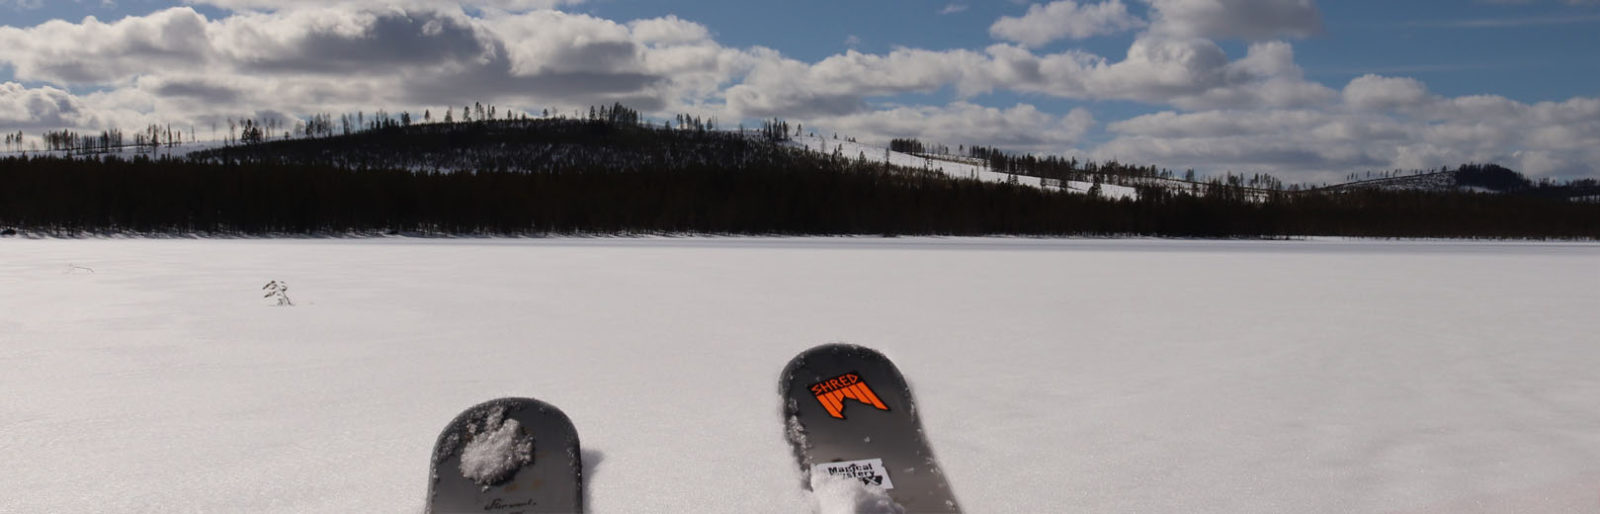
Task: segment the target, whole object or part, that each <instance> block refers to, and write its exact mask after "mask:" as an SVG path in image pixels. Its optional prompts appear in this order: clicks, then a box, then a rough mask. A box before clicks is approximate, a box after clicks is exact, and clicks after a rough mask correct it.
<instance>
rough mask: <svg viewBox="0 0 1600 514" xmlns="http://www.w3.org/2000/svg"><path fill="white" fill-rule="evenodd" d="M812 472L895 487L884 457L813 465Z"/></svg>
mask: <svg viewBox="0 0 1600 514" xmlns="http://www.w3.org/2000/svg"><path fill="white" fill-rule="evenodd" d="M811 474H813V475H816V474H826V475H829V476H834V477H839V478H854V479H856V480H860V481H861V483H863V484H867V485H874V486H878V487H882V488H884V489H894V481H892V480H889V469H888V468H885V467H883V459H865V460H852V461H844V462H826V463H822V464H816V465H813V466H811Z"/></svg>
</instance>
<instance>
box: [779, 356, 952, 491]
mask: <svg viewBox="0 0 1600 514" xmlns="http://www.w3.org/2000/svg"><path fill="white" fill-rule="evenodd" d="M779 392H780V394H782V395H783V398H784V409H783V415H784V427H785V435H786V436H787V438H788V440H789V443H790V446H791V447H792V448H793V450H794V455H795V459H796V461H797V463H798V464H799V466H800V473H801V477H802V482H803V484H804V486H805V487H806V488H807V489H810V488H811V485H812V483H813V481H812V479H813V475H818V476H819V478H820V475H822V474H827V475H831V476H833V477H842V478H853V479H857V480H860V481H861V482H862V483H863V484H866V485H867V486H869V487H876V488H882V489H884V492H886V493H887V494H888V495H889V497H890V498H892V499H893V500H894V502H895V503H897V504H899V506H900V507H902V508H903V509H905V511H906V512H960V507H959V505H958V504H957V503H956V499H955V495H954V494H953V493H952V492H951V491H950V486H949V485H948V484H947V483H946V482H945V478H944V472H943V471H941V470H940V469H939V463H938V461H937V460H935V459H934V456H933V451H932V450H931V449H930V448H929V447H928V441H927V438H926V437H924V435H923V431H922V422H921V421H920V420H919V419H918V418H917V406H916V402H915V401H913V399H912V397H911V388H910V387H909V386H907V385H906V381H905V378H904V377H902V376H901V375H900V371H899V370H898V369H896V368H895V366H894V363H892V362H889V359H888V358H887V357H884V356H883V354H881V353H878V352H877V351H875V350H872V349H870V348H866V347H861V346H855V345H846V344H828V345H822V346H818V347H816V348H812V349H810V350H806V351H805V352H802V353H801V354H800V355H798V356H796V357H795V358H794V359H793V360H791V361H789V365H788V366H787V367H785V368H784V370H783V376H782V380H781V384H780V391H779Z"/></svg>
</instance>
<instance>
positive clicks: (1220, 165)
mask: <svg viewBox="0 0 1600 514" xmlns="http://www.w3.org/2000/svg"><path fill="white" fill-rule="evenodd" d="M1597 29H1600V0H1408V1H1405V2H1391V1H1367V0H1348V1H1342V2H1316V1H1314V0H1081V1H1080V0H1059V1H1054V2H1027V1H1021V0H1017V1H1012V0H988V1H977V0H970V1H949V0H939V1H914V0H855V1H846V2H834V1H824V2H767V1H751V0H741V1H733V0H705V1H696V2H661V1H637V0H467V1H461V2H441V1H424V0H393V1H377V0H187V1H177V2H174V1H161V0H0V132H7V133H14V132H16V131H19V130H21V131H23V132H25V133H28V134H38V133H41V132H42V131H44V130H52V129H59V128H70V129H75V130H82V131H99V130H103V129H106V128H110V127H120V128H123V129H124V130H125V131H133V130H137V129H138V128H140V127H143V126H146V125H148V124H151V123H160V124H173V125H176V126H178V127H183V126H188V127H192V130H191V132H192V133H198V134H199V135H200V136H201V137H202V138H205V137H210V136H211V135H213V134H215V133H216V130H218V129H214V128H213V127H219V126H220V127H224V129H223V130H225V127H226V120H227V119H230V118H234V119H237V118H244V117H252V118H258V119H259V118H296V119H299V118H304V117H306V116H308V115H310V114H313V113H319V112H331V113H341V112H355V111H365V112H368V113H371V112H374V111H377V110H379V109H383V110H386V111H387V112H390V113H398V112H402V111H405V112H412V113H420V112H422V111H424V110H428V111H430V112H442V111H443V110H445V109H446V108H454V109H460V107H459V106H461V105H468V104H472V103H474V102H482V103H485V104H494V105H498V106H500V107H501V108H502V109H514V110H517V111H522V112H530V113H541V112H542V111H543V110H544V109H552V110H557V111H561V112H571V111H573V110H575V109H581V110H587V106H589V105H596V104H610V103H613V102H621V103H623V104H625V105H629V106H632V107H635V108H638V109H640V110H643V111H645V112H646V113H647V114H648V115H650V116H652V117H654V118H656V119H662V120H667V119H672V118H673V116H674V114H677V113H688V114H693V115H698V116H703V117H708V118H715V119H716V120H718V122H719V124H720V125H721V126H723V127H732V126H734V125H735V124H738V123H741V122H743V123H746V124H749V125H751V126H754V125H755V124H756V123H758V121H757V120H761V119H766V118H771V117H780V118H783V119H786V120H789V121H790V122H791V123H799V124H802V125H803V126H804V127H806V128H807V129H808V130H811V131H816V132H818V133H819V134H827V135H832V134H835V133H837V134H839V135H840V136H841V137H844V136H849V137H855V138H857V139H859V140H861V141H863V142H869V143H883V142H886V141H887V140H888V139H890V138H897V137H912V138H919V139H922V140H924V141H927V142H932V143H943V144H946V145H949V146H951V147H958V146H959V145H985V146H997V147H1000V148H1003V149H1006V150H1010V151H1013V152H1018V153H1041V154H1055V155H1070V156H1075V157H1080V158H1085V159H1094V160H1111V159H1115V160H1119V161H1122V162H1130V163H1135V164H1140V165H1155V166H1158V167H1162V168H1167V169H1172V170H1174V171H1182V170H1186V169H1195V170H1198V171H1201V172H1202V173H1208V174H1217V173H1223V172H1234V173H1244V174H1252V173H1271V174H1273V175H1276V176H1279V177H1280V178H1284V179H1286V180H1289V181H1306V182H1314V181H1333V180H1337V179H1339V178H1341V177H1343V176H1345V175H1348V174H1351V173H1363V172H1366V171H1383V170H1395V169H1401V170H1413V169H1437V168H1440V167H1443V166H1455V165H1458V164H1462V163H1468V162H1480V163H1481V162H1495V163H1499V164H1502V165H1506V166H1509V167H1511V168H1513V169H1516V170H1519V171H1522V172H1524V173H1526V174H1528V175H1530V176H1533V177H1537V178H1554V179H1575V178H1600V60H1597V59H1595V58H1594V57H1593V53H1594V50H1596V49H1600V31H1597Z"/></svg>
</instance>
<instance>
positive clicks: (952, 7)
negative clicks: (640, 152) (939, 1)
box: [939, 3, 967, 14]
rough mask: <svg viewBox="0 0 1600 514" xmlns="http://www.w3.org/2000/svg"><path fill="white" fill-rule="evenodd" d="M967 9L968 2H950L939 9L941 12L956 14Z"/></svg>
mask: <svg viewBox="0 0 1600 514" xmlns="http://www.w3.org/2000/svg"><path fill="white" fill-rule="evenodd" d="M965 10H967V4H957V3H950V4H945V6H944V8H943V9H939V14H955V13H958V12H962V11H965Z"/></svg>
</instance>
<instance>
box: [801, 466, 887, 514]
mask: <svg viewBox="0 0 1600 514" xmlns="http://www.w3.org/2000/svg"><path fill="white" fill-rule="evenodd" d="M811 490H812V491H816V493H814V494H813V495H812V497H813V498H814V499H816V502H817V507H816V511H817V513H818V514H905V511H906V509H905V507H902V506H901V505H900V504H898V503H895V501H894V498H890V497H889V491H886V490H884V489H883V488H882V487H876V486H869V485H866V484H863V483H861V481H860V480H856V479H854V478H839V477H834V476H829V475H827V474H820V473H819V474H813V475H811Z"/></svg>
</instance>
